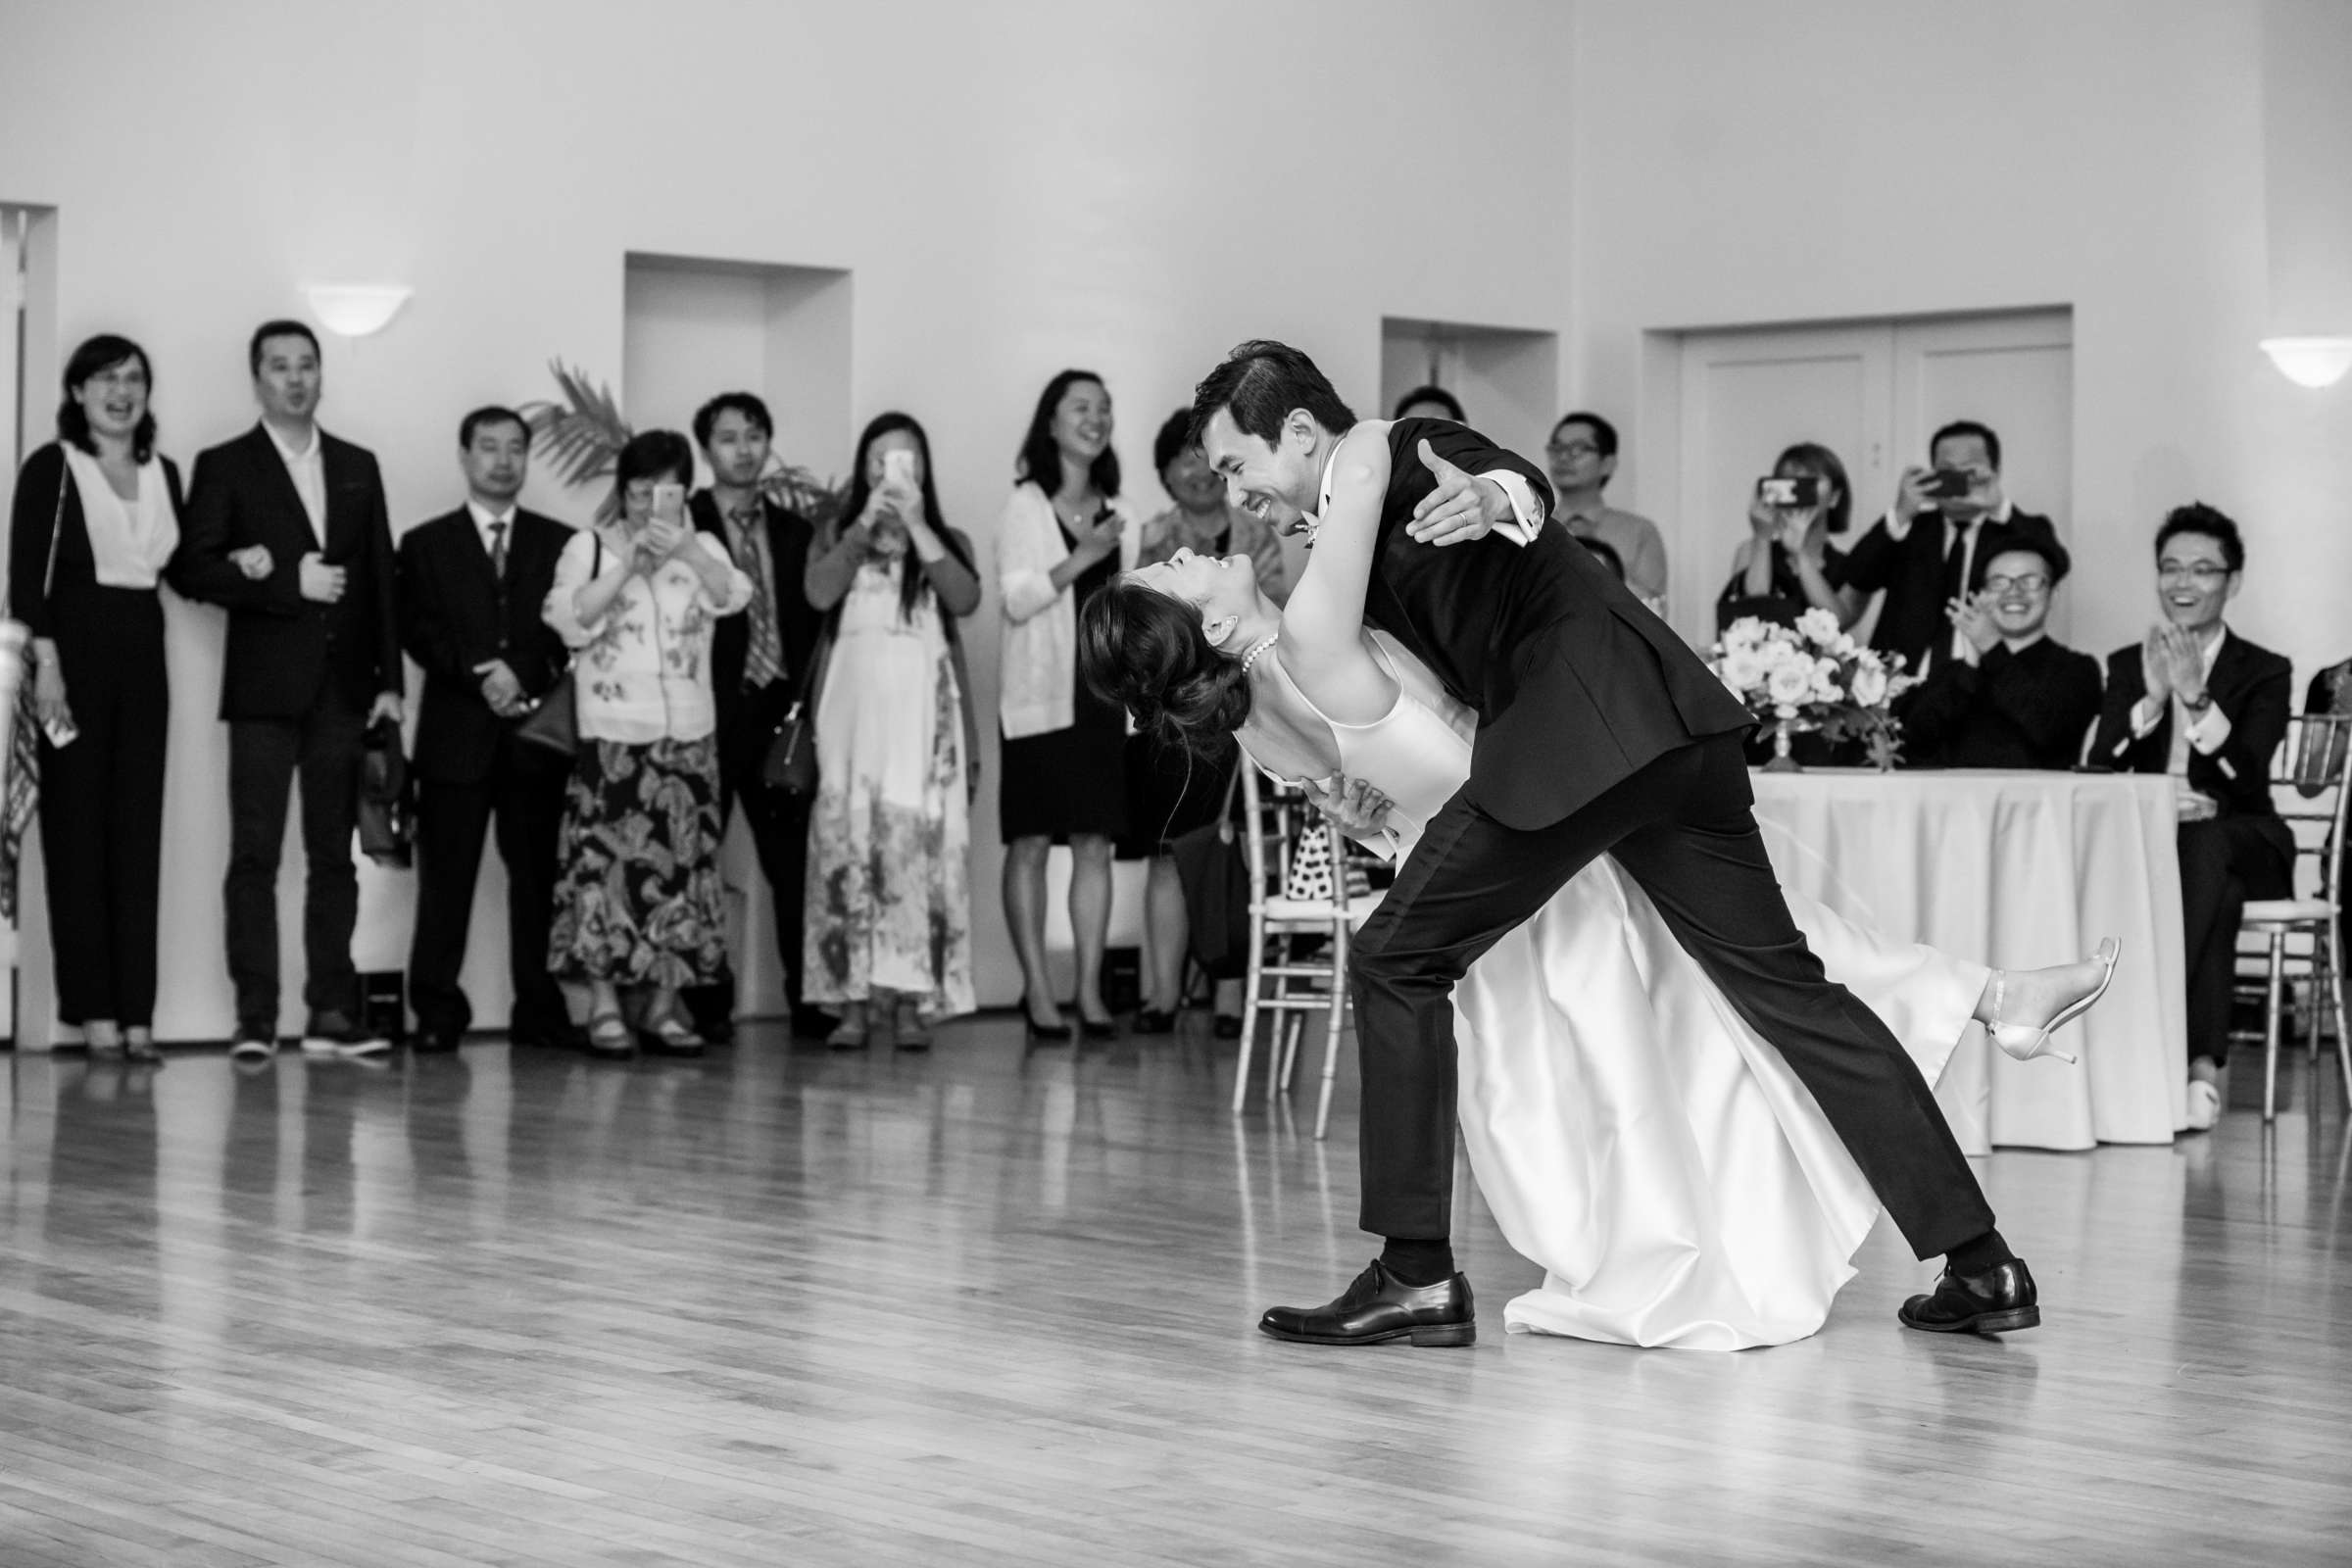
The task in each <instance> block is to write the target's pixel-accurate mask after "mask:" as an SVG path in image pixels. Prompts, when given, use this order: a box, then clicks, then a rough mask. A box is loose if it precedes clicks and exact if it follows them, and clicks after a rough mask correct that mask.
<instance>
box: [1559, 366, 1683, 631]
mask: <svg viewBox="0 0 2352 1568" xmlns="http://www.w3.org/2000/svg"><path fill="white" fill-rule="evenodd" d="M1544 458H1545V460H1546V466H1548V467H1549V469H1550V472H1551V489H1552V496H1553V501H1552V509H1551V517H1552V520H1553V521H1554V522H1557V523H1559V524H1560V525H1561V526H1563V527H1565V528H1566V529H1567V530H1568V531H1569V532H1570V533H1572V534H1574V535H1576V536H1577V537H1578V538H1579V539H1598V540H1600V541H1601V542H1602V543H1604V544H1606V545H1607V546H1608V547H1609V548H1610V549H1611V550H1614V551H1616V552H1617V559H1618V560H1619V561H1621V562H1623V563H1624V564H1625V585H1626V586H1627V587H1628V588H1631V589H1632V590H1633V591H1634V593H1635V594H1636V596H1638V597H1639V598H1641V599H1642V601H1643V602H1644V603H1646V604H1647V605H1648V606H1649V608H1650V609H1652V610H1656V609H1658V608H1659V607H1661V606H1662V605H1664V604H1665V603H1666V541H1665V540H1664V539H1663V538H1661V537H1659V534H1658V525H1657V524H1656V523H1654V522H1652V521H1650V520H1649V519H1648V518H1647V517H1644V516H1642V515H1640V514H1639V513H1633V512H1620V511H1619V510H1618V509H1617V508H1615V507H1612V506H1610V505H1608V504H1607V503H1606V502H1604V501H1602V500H1601V499H1600V493H1601V491H1602V490H1603V489H1605V488H1606V487H1607V486H1608V482H1609V480H1610V478H1611V477H1613V476H1614V475H1615V474H1616V472H1617V427H1616V426H1615V425H1613V424H1611V423H1610V422H1609V421H1608V420H1606V419H1604V418H1602V417H1600V416H1599V415H1597V414H1587V413H1584V412H1582V411H1579V412H1578V413H1575V414H1563V415H1561V416H1560V418H1559V422H1558V423H1556V424H1554V425H1553V426H1552V427H1551V439H1550V440H1549V441H1548V442H1547V443H1545V445H1544Z"/></svg>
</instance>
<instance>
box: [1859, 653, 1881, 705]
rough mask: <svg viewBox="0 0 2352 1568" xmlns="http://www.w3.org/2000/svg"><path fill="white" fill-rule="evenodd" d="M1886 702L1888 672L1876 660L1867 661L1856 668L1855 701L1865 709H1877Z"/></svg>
mask: <svg viewBox="0 0 2352 1568" xmlns="http://www.w3.org/2000/svg"><path fill="white" fill-rule="evenodd" d="M1886 700H1887V672H1886V671H1885V670H1883V669H1881V668H1880V667H1879V665H1878V662H1877V661H1876V660H1869V659H1866V660H1864V661H1862V662H1861V663H1859V664H1856V665H1855V666H1854V701H1855V702H1857V703H1860V704H1861V705H1862V706H1863V707H1864V708H1876V707H1878V706H1879V705H1880V704H1881V703H1883V702H1885V701H1886Z"/></svg>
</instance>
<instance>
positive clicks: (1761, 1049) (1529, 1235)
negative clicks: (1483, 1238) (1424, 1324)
mask: <svg viewBox="0 0 2352 1568" xmlns="http://www.w3.org/2000/svg"><path fill="white" fill-rule="evenodd" d="M1375 641H1376V645H1377V646H1378V648H1379V650H1380V652H1381V653H1382V654H1383V655H1384V662H1387V664H1388V665H1389V667H1390V669H1391V672H1392V673H1393V674H1395V675H1396V677H1397V681H1398V684H1399V685H1400V686H1401V687H1402V688H1403V690H1402V693H1401V695H1400V696H1399V697H1398V700H1397V706H1396V708H1395V710H1393V711H1391V713H1390V714H1389V715H1388V717H1386V718H1384V719H1382V720H1380V721H1379V722H1377V723H1374V724H1369V725H1353V726H1351V725H1345V724H1340V723H1336V722H1334V723H1332V730H1333V733H1334V734H1335V735H1336V736H1337V737H1338V739H1339V742H1340V755H1341V760H1342V765H1343V769H1344V771H1346V772H1347V773H1348V774H1349V775H1351V776H1354V777H1359V778H1363V779H1366V780H1368V781H1369V782H1371V783H1373V784H1374V785H1377V786H1378V787H1379V788H1380V789H1381V790H1382V791H1383V792H1384V793H1386V794H1387V795H1389V796H1390V797H1391V799H1392V800H1393V801H1394V802H1395V807H1394V809H1393V810H1392V813H1391V817H1390V822H1391V826H1392V832H1393V847H1394V848H1395V849H1396V850H1397V852H1398V853H1399V855H1400V857H1401V855H1402V854H1403V853H1408V852H1409V850H1410V848H1411V845H1412V843H1413V842H1414V841H1415V840H1416V839H1417V838H1418V836H1419V832H1420V826H1421V824H1422V823H1424V822H1426V821H1427V820H1428V819H1429V817H1430V816H1431V815H1433V814H1434V813H1435V812H1436V810H1437V809H1438V808H1439V807H1440V806H1442V805H1444V803H1445V801H1446V799H1447V798H1448V797H1449V796H1450V795H1451V794H1452V793H1453V791H1454V790H1455V789H1457V788H1458V787H1459V786H1460V784H1461V782H1462V780H1463V779H1464V778H1466V777H1467V776H1468V770H1469V744H1470V734H1471V728H1470V725H1471V720H1470V719H1469V717H1468V715H1467V714H1465V713H1464V712H1463V711H1461V710H1460V708H1459V707H1458V705H1455V704H1454V703H1452V701H1451V700H1450V699H1449V698H1447V697H1446V695H1445V693H1444V691H1443V689H1442V688H1441V687H1439V686H1438V685H1437V683H1436V682H1435V681H1434V680H1433V679H1432V678H1431V677H1430V676H1429V674H1428V672H1427V671H1426V670H1425V669H1423V668H1422V667H1421V666H1420V665H1418V664H1417V663H1415V662H1413V661H1412V660H1411V659H1410V657H1409V656H1407V655H1405V654H1403V652H1402V651H1401V650H1400V649H1398V648H1397V646H1396V645H1395V644H1394V643H1392V642H1390V641H1389V640H1387V639H1386V638H1384V637H1379V636H1378V635H1377V634H1375ZM1283 678H1284V679H1285V680H1286V681H1287V680H1288V671H1287V670H1286V671H1284V672H1283ZM1294 689H1295V687H1294ZM1299 695H1300V698H1301V700H1302V701H1303V700H1304V694H1303V693H1300V694H1299ZM1309 706H1310V707H1311V706H1312V705H1311V704H1310V705H1309ZM1328 721H1329V720H1328V718H1327V722H1328ZM1789 912H1790V913H1791V914H1792V915H1793V916H1794V917H1795V919H1796V923H1797V925H1798V927H1799V928H1800V929H1801V930H1802V931H1803V932H1804V934H1805V939H1806V942H1807V943H1808V945H1809V946H1810V947H1811V948H1812V950H1813V953H1814V954H1815V956H1818V957H1819V958H1820V959H1821V960H1822V965H1823V967H1824V968H1825V969H1826V970H1827V971H1828V972H1829V974H1830V976H1831V978H1833V979H1835V980H1838V981H1841V982H1842V983H1843V984H1844V985H1845V986H1846V988H1847V989H1848V990H1850V991H1852V992H1853V993H1854V995H1855V996H1856V997H1858V998H1860V999H1861V1001H1862V1002H1863V1003H1864V1004H1865V1005H1868V1006H1870V1007H1871V1008H1872V1010H1874V1011H1876V1012H1877V1013H1878V1014H1879V1016H1880V1017H1881V1018H1883V1019H1885V1020H1886V1022H1887V1026H1888V1028H1890V1029H1891V1030H1892V1031H1893V1032H1894V1035H1895V1037H1896V1038H1897V1039H1898V1040H1900V1041H1901V1042H1902V1043H1903V1047H1904V1049H1905V1050H1906V1051H1907V1052H1908V1053H1909V1054H1911V1056H1912V1059H1913V1060H1915V1061H1916V1062H1917V1063H1918V1064H1919V1068H1920V1071H1921V1072H1922V1073H1923V1074H1925V1075H1926V1077H1927V1079H1928V1081H1929V1082H1930V1083H1934V1082H1935V1081H1936V1078H1937V1077H1938V1076H1939V1075H1940V1074H1941V1073H1942V1071H1943V1067H1944V1063H1945V1062H1946V1061H1947V1060H1949V1058H1950V1056H1951V1054H1952V1052H1953V1050H1954V1049H1955V1047H1957V1045H1958V1044H1959V1041H1960V1038H1961V1035H1962V1033H1963V1032H1964V1031H1965V1030H1966V1029H1967V1028H1968V1027H1969V1026H1970V1018H1971V1014H1972V1013H1973V1012H1974V1010H1975V1007H1976V1002H1977V998H1978V996H1979V995H1980V994H1981V993H1982V991H1983V990H1984V987H1985V980H1986V978H1987V977H1988V975H1989V973H1990V971H1989V970H1988V969H1987V968H1986V967H1985V965H1983V964H1981V963H1970V962H1964V961H1962V960H1960V959H1956V958H1953V957H1951V956H1948V955H1946V954H1943V953H1940V952H1937V951H1936V949H1933V948H1928V947H1923V946H1919V945H1917V944H1913V943H1893V942H1887V941H1885V940H1883V939H1881V938H1880V937H1878V936H1877V935H1876V934H1875V933H1873V932H1870V931H1868V930H1865V929H1863V928H1861V927H1858V926H1855V925H1853V924H1851V923H1849V922H1847V921H1845V920H1843V919H1841V918H1839V917H1838V915H1836V914H1834V913H1832V912H1831V911H1830V910H1828V909H1827V908H1825V907H1822V906H1820V905H1817V904H1814V903H1812V902H1811V901H1810V900H1807V899H1804V898H1802V897H1800V896H1799V895H1796V894H1793V893H1791V894H1789ZM1454 1013H1455V1039H1456V1042H1457V1049H1458V1051H1459V1054H1460V1061H1459V1084H1460V1119H1461V1127H1462V1140H1463V1147H1464V1149H1465V1150H1466V1152H1468V1154H1469V1156H1470V1165H1471V1169H1472V1171H1473V1172H1474V1173H1475V1174H1476V1176H1477V1178H1478V1186H1479V1190H1480V1192H1481V1193H1482V1194H1484V1195H1485V1197H1486V1201H1487V1205H1488V1207H1489V1208H1490V1209H1492V1210H1493V1211H1494V1214H1495V1220H1496V1222H1497V1223H1498V1224H1499V1225H1500V1227H1501V1229H1502V1234H1503V1236H1504V1238H1505V1239H1506V1240H1508V1241H1509V1242H1510V1244H1511V1246H1512V1247H1513V1248H1514V1249H1516V1250H1518V1251H1520V1252H1522V1253H1524V1254H1525V1255H1526V1256H1527V1257H1528V1258H1530V1259H1531V1260H1533V1261H1535V1262H1536V1263H1539V1264H1541V1265H1542V1266H1543V1268H1544V1284H1543V1286H1542V1287H1541V1288H1540V1289H1537V1290H1534V1291H1530V1292H1528V1293H1527V1294H1525V1295H1523V1296H1520V1297H1518V1298H1516V1299H1513V1300H1512V1301H1511V1302H1510V1303H1509V1304H1508V1305H1507V1306H1506V1307H1505V1308H1504V1314H1503V1317H1504V1322H1505V1323H1506V1325H1507V1326H1508V1327H1509V1328H1511V1329H1512V1330H1514V1331H1519V1332H1532V1333H1544V1334H1565V1335H1574V1336H1576V1337H1578V1338H1580V1339H1588V1340H1606V1341H1611V1342H1614V1343H1617V1344H1623V1345H1640V1346H1658V1347H1674V1348H1683V1349H1705V1350H1736V1349H1742V1348H1748V1347H1751V1346H1761V1345H1781V1344H1785V1343H1787V1342H1788V1341H1790V1340H1796V1339H1802V1338H1804V1337H1805V1336H1806V1335H1809V1334H1812V1333H1813V1332H1815V1331H1816V1330H1818V1329H1819V1328H1820V1327H1821V1325H1822V1322H1823V1320H1824V1319H1825V1318H1827V1317H1828V1315H1829V1310H1830V1302H1831V1300H1832V1299H1833V1298H1835V1297H1836V1295H1837V1294H1838V1287H1839V1286H1841V1285H1843V1284H1844V1283H1845V1282H1846V1281H1847V1280H1848V1279H1851V1278H1852V1277H1853V1273H1854V1270H1853V1267H1852V1265H1851V1263H1850V1262H1849V1261H1848V1260H1849V1259H1850V1258H1851V1257H1852V1255H1853V1252H1854V1249H1855V1248H1857V1247H1858V1246H1860V1245H1861V1242H1862V1238H1863V1236H1864V1235H1865V1234H1866V1233H1867V1232H1868V1231H1869V1229H1870V1226H1871V1223H1872V1221H1873V1220H1874V1219H1876V1218H1877V1215H1878V1201H1877V1200H1876V1198H1874V1197H1873V1196H1872V1194H1871V1191H1870V1188H1869V1186H1868V1185H1867V1184H1866V1183H1865V1182H1864V1181H1863V1179H1862V1173H1861V1171H1860V1170H1859V1169H1858V1168H1857V1167H1856V1166H1855V1164H1854V1162H1853V1159H1852V1157H1851V1156H1850V1155H1848V1154H1847V1153H1846V1152H1845V1147H1844V1145H1842V1144H1841V1143H1839V1142H1838V1135H1837V1134H1836V1133H1835V1132H1834V1131H1833V1130H1832V1129H1831V1127H1830V1124H1829V1121H1828V1119H1827V1118H1826V1117H1825V1116H1824V1115H1823V1114H1822V1112H1821V1109H1820V1106H1819V1105H1818V1104H1817V1103H1815V1102H1814V1100H1813V1097H1812V1095H1811V1093H1810V1092H1808V1091H1807V1090H1806V1089H1805V1088H1804V1086H1803V1085H1801V1084H1799V1083H1798V1082H1797V1080H1796V1076H1795V1074H1794V1073H1792V1072H1790V1071H1789V1067H1788V1065H1787V1063H1785V1062H1784V1061H1783V1060H1782V1059H1781V1056H1780V1054H1779V1053H1777V1052H1776V1051H1774V1050H1773V1049H1772V1048H1771V1047H1769V1046H1767V1045H1766V1044H1764V1042H1763V1041H1762V1040H1761V1039H1759V1038H1758V1037H1757V1036H1756V1034H1755V1032H1754V1031H1753V1030H1752V1029H1750V1028H1749V1027H1748V1026H1747V1025H1746V1023H1745V1022H1743V1021H1742V1020H1741V1019H1740V1015H1739V1014H1738V1013H1737V1012H1735V1011H1734V1010H1733V1008H1732V1006H1731V1004H1730V1003H1729V1002H1728V1001H1726V1000H1725V998H1724V995H1723V993H1722V992H1721V991H1720V990H1718V989H1717V988H1716V986H1715V984H1714V983H1713V982H1712V981H1711V980H1709V979H1708V978H1707V976H1706V974H1705V973H1704V972H1703V971H1702V970H1701V969H1700V968H1699V966H1698V964H1697V962H1696V960H1694V959H1693V958H1691V956H1690V955H1689V954H1688V953H1686V952H1684V951H1683V948H1682V946H1681V945H1680V944H1679V943H1677V942H1676V941H1675V940H1674V936H1673V934H1672V933H1671V932H1670V931H1669V930H1668V929H1667V926H1666V923H1665V921H1664V920H1663V919H1662V918H1661V917H1660V916H1659V914H1658V912H1657V909H1656V907H1654V906H1653V905H1651V903H1650V902H1649V900H1648V898H1647V897H1646V896H1645V895H1643V893H1642V890H1641V889H1640V888H1639V887H1638V886H1636V885H1635V884H1634V883H1633V881H1632V880H1631V879H1630V878H1628V877H1626V876H1625V875H1624V874H1623V873H1622V872H1621V871H1620V870H1619V869H1618V867H1617V863H1616V862H1615V861H1614V860H1611V859H1608V858H1601V859H1599V860H1596V861H1594V862H1593V864H1592V865H1590V866H1588V867H1586V868H1585V869H1584V870H1583V871H1581V872H1579V873H1578V874H1577V875H1576V876H1575V877H1573V878H1572V879H1570V881H1569V882H1568V883H1567V885H1566V886H1564V887H1562V888H1561V889H1560V891H1559V892H1558V893H1557V894H1555V895H1554V896H1553V897H1552V899H1551V902H1550V903H1549V904H1547V905H1546V906H1545V907H1544V908H1543V909H1542V910H1541V911H1540V912H1539V913H1538V914H1537V915H1536V916H1535V918H1533V919H1531V920H1529V921H1528V922H1527V923H1526V924H1524V925H1522V926H1520V927H1519V928H1518V929H1517V930H1515V931H1513V932H1512V933H1511V934H1510V935H1509V936H1507V937H1505V938H1504V939H1503V940H1502V941H1501V942H1500V943H1498V944H1496V946H1495V948H1494V949H1493V950H1492V951H1491V952H1489V953H1488V954H1487V955H1486V956H1484V957H1482V958H1480V959H1479V961H1478V962H1477V963H1476V964H1475V965H1474V966H1472V968H1471V970H1470V973H1469V975H1468V976H1467V977H1466V978H1465V979H1464V980H1463V982H1462V983H1461V984H1460V985H1459V986H1457V987H1456V988H1455V990H1454Z"/></svg>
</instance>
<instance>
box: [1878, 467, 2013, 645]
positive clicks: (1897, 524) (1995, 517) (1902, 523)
mask: <svg viewBox="0 0 2352 1568" xmlns="http://www.w3.org/2000/svg"><path fill="white" fill-rule="evenodd" d="M2015 511H2016V508H2014V507H2012V506H2011V505H2010V503H2009V498H2008V497H2007V496H2003V497H2001V504H2000V505H1999V506H1997V507H1995V508H1993V510H1992V511H1990V512H1987V513H1986V514H1985V515H1983V516H1981V517H1979V518H1978V519H1977V520H1976V521H1974V522H1972V523H1970V524H1969V525H1968V533H1967V534H1966V536H1965V537H1963V538H1962V540H1961V542H1960V591H1961V593H1962V594H1963V595H1964V596H1965V595H1966V594H1967V592H1968V582H1969V574H1970V573H1971V572H1973V571H1974V570H1976V565H1977V545H1978V543H1979V542H1980V541H1981V540H1983V539H1984V537H1985V524H1986V523H1990V522H2001V523H2005V522H2007V521H2008V520H2009V518H2010V515H2011V514H2013V513H2014V512H2015ZM1917 520H1918V519H1917V518H1915V517H1906V516H1904V515H1902V511H1901V509H1900V508H1897V507H1888V508H1887V515H1886V517H1885V518H1883V519H1882V522H1883V524H1884V526H1885V527H1886V529H1887V538H1889V539H1893V540H1897V541H1899V540H1902V539H1904V538H1906V537H1908V536H1909V534H1910V532H1911V524H1912V523H1913V522H1915V521H1917ZM1943 525H1944V526H1945V527H1947V528H1956V527H1958V526H1959V524H1958V523H1956V522H1954V521H1952V519H1951V518H1949V517H1945V518H1944V519H1943ZM1950 652H1951V655H1952V657H1953V658H1954V659H1966V658H1968V638H1967V636H1966V635H1965V634H1964V633H1963V632H1962V631H1961V630H1960V628H1959V627H1957V626H1954V627H1953V628H1952V646H1951V649H1950ZM1927 672H1928V656H1927V655H1926V654H1925V653H1923V654H1921V655H1920V656H1919V662H1918V663H1917V664H1916V665H1915V666H1913V668H1912V673H1913V674H1915V675H1924V674H1926V673H1927Z"/></svg>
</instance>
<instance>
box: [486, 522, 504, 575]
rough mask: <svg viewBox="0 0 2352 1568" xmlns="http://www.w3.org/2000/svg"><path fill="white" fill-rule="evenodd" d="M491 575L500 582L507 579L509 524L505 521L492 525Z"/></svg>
mask: <svg viewBox="0 0 2352 1568" xmlns="http://www.w3.org/2000/svg"><path fill="white" fill-rule="evenodd" d="M490 575H491V576H493V577H496V578H497V579H498V580H499V581H500V582H505V581H506V580H507V525H506V524H505V523H504V522H494V523H492V524H491V525H490Z"/></svg>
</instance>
